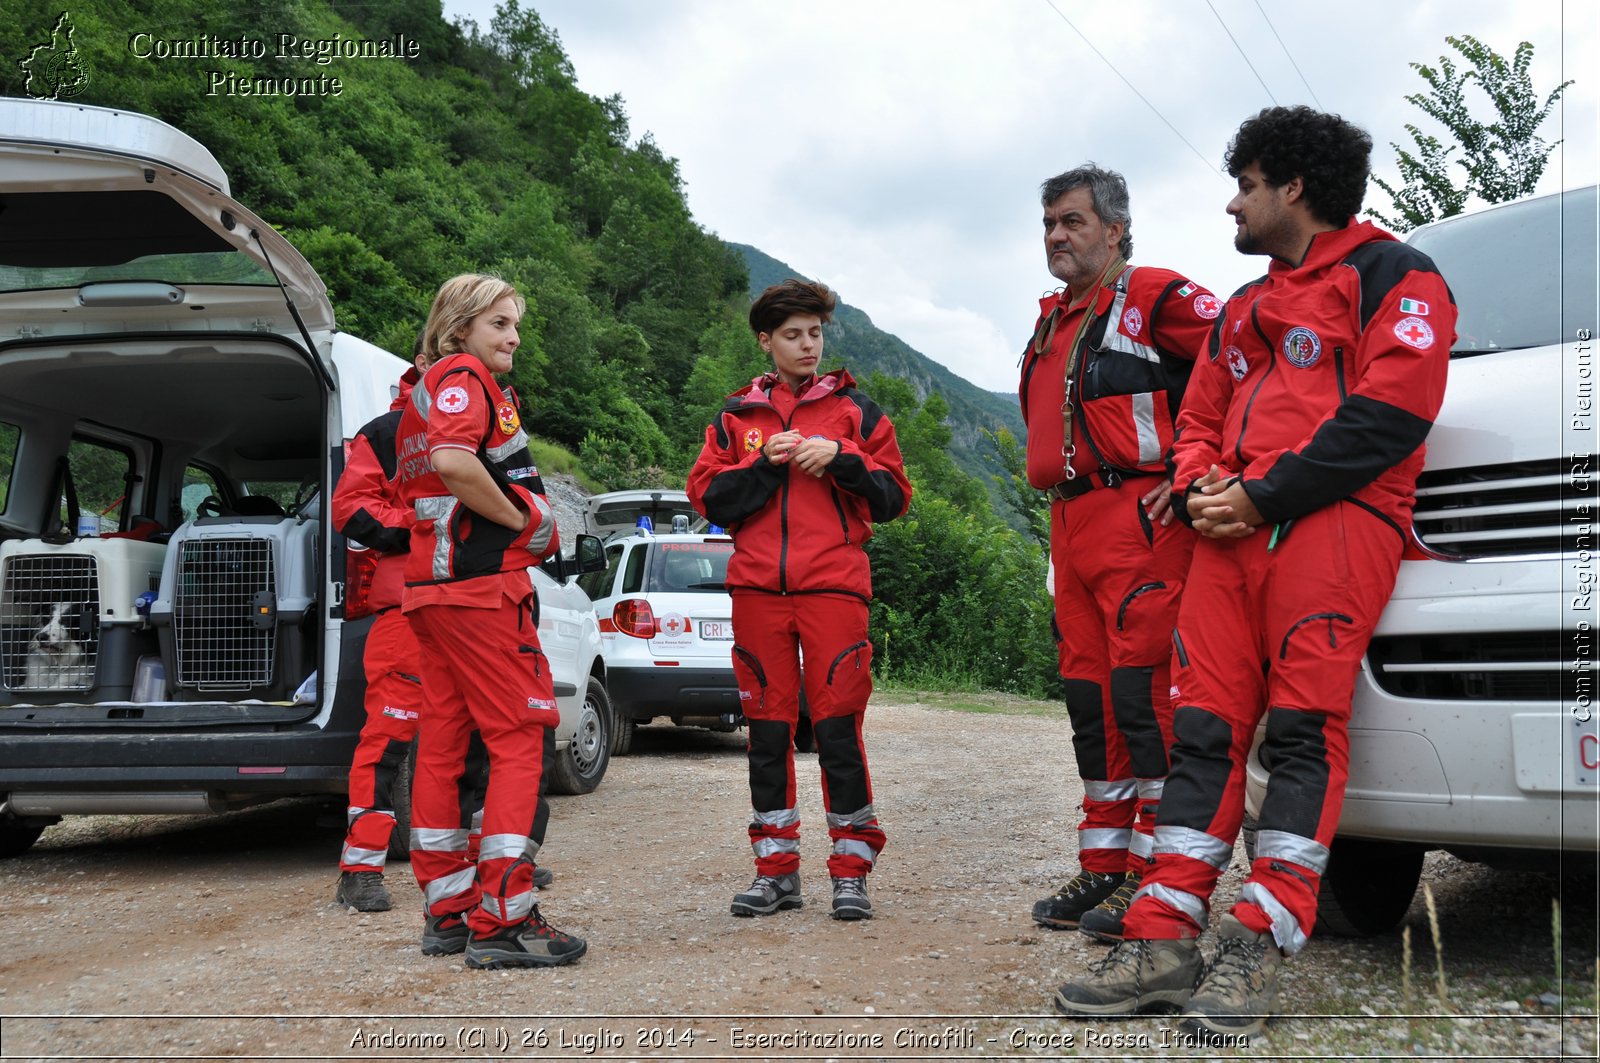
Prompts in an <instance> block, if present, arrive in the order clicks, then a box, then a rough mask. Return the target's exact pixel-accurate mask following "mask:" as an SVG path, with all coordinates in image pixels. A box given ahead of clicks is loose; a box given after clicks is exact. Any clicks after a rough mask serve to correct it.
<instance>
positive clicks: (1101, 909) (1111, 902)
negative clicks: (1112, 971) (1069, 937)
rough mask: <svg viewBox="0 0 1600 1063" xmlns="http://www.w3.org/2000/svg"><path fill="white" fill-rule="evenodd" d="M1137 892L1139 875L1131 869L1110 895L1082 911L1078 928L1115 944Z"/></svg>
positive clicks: (1097, 939)
mask: <svg viewBox="0 0 1600 1063" xmlns="http://www.w3.org/2000/svg"><path fill="white" fill-rule="evenodd" d="M1137 892H1139V876H1138V875H1135V874H1133V873H1132V872H1131V871H1130V872H1129V873H1128V874H1127V875H1126V876H1125V877H1124V878H1123V880H1122V881H1121V882H1119V883H1118V884H1117V888H1116V889H1114V890H1112V891H1111V893H1110V895H1109V896H1108V897H1106V899H1105V900H1103V901H1101V902H1100V903H1099V904H1097V905H1095V906H1094V907H1093V908H1090V909H1089V910H1088V911H1087V912H1084V913H1083V918H1081V919H1079V920H1078V929H1079V930H1080V931H1081V932H1083V933H1085V934H1088V935H1089V936H1090V937H1092V938H1094V939H1095V940H1096V941H1104V942H1108V943H1109V944H1113V945H1115V944H1116V943H1117V942H1119V941H1121V940H1122V920H1123V918H1124V917H1125V916H1126V915H1127V914H1128V905H1130V904H1132V903H1133V895H1134V894H1135V893H1137Z"/></svg>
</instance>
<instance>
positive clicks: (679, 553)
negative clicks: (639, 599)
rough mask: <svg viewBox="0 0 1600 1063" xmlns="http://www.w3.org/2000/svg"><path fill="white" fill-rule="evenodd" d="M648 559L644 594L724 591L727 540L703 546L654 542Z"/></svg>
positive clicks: (728, 555)
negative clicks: (648, 565) (648, 572)
mask: <svg viewBox="0 0 1600 1063" xmlns="http://www.w3.org/2000/svg"><path fill="white" fill-rule="evenodd" d="M652 553H653V554H654V556H653V557H652V558H651V560H650V575H649V577H648V584H647V585H646V587H645V589H646V590H648V591H674V592H682V591H687V592H691V593H693V592H704V593H708V594H714V593H718V592H721V591H724V590H726V589H727V588H726V582H727V579H728V560H729V559H730V558H731V557H733V542H732V541H731V540H722V541H720V542H719V541H713V542H703V543H659V542H658V543H656V544H655V549H654V550H653V551H652Z"/></svg>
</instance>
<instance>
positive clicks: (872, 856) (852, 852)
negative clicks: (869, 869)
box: [833, 838, 878, 864]
mask: <svg viewBox="0 0 1600 1063" xmlns="http://www.w3.org/2000/svg"><path fill="white" fill-rule="evenodd" d="M833 851H834V853H835V854H836V855H838V856H859V857H860V858H861V859H863V860H865V861H866V862H867V863H869V864H872V863H876V862H877V859H878V854H877V853H875V852H873V851H872V846H870V845H868V844H867V843H866V842H862V841H857V840H856V839H854V838H840V839H839V840H838V841H836V842H834V843H833Z"/></svg>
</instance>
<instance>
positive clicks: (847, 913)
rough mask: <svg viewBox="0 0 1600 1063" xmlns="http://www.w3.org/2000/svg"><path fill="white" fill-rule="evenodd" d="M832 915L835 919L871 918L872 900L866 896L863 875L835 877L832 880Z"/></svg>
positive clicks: (865, 882) (865, 883)
mask: <svg viewBox="0 0 1600 1063" xmlns="http://www.w3.org/2000/svg"><path fill="white" fill-rule="evenodd" d="M833 917H834V918H835V919H871V918H872V901H871V900H869V899H868V898H867V880H866V878H865V877H856V878H835V879H834V880H833Z"/></svg>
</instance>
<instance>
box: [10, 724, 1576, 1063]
mask: <svg viewBox="0 0 1600 1063" xmlns="http://www.w3.org/2000/svg"><path fill="white" fill-rule="evenodd" d="M957 700H964V701H965V702H968V703H969V704H968V705H967V707H968V708H969V709H971V708H977V709H979V710H983V711H978V712H974V711H949V709H948V708H942V707H939V704H938V703H949V702H954V701H957ZM929 701H930V702H932V703H933V704H930V703H927V702H923V703H919V701H918V699H916V698H914V697H913V696H910V695H905V694H901V693H892V694H890V695H887V696H885V695H883V694H880V695H879V696H878V697H877V698H875V700H874V703H873V706H872V708H871V710H870V711H869V714H868V735H869V742H870V753H871V759H872V766H873V773H874V780H875V784H876V789H877V794H876V797H877V806H878V808H879V811H880V815H881V817H882V820H883V822H884V825H885V827H886V829H887V830H888V832H889V848H888V849H887V851H886V852H885V853H884V857H883V860H882V863H881V866H880V869H879V871H878V872H877V873H876V874H874V875H873V876H872V879H871V888H872V896H873V900H874V903H875V905H876V906H877V909H878V912H879V915H878V917H877V918H876V919H873V920H871V921H870V922H862V923H856V924H845V923H835V922H833V921H831V920H830V919H829V918H828V916H827V908H828V906H827V896H828V889H827V880H826V872H825V870H824V868H823V865H822V857H823V855H824V853H825V850H826V847H827V843H826V835H825V834H824V833H823V832H822V831H821V830H819V829H817V825H818V824H820V822H821V820H822V815H821V808H820V800H819V798H818V795H817V786H816V783H815V778H816V769H815V757H814V756H801V757H799V758H798V760H799V761H800V777H801V781H802V783H803V786H802V788H801V795H802V796H801V815H802V819H803V821H804V822H805V824H806V834H805V838H804V840H803V843H802V844H803V847H804V854H805V857H806V872H805V875H806V878H805V883H806V890H807V898H808V900H807V904H806V907H805V908H804V909H802V910H799V911H794V912H787V913H783V914H780V915H777V916H773V917H769V918H763V919H733V918H730V917H729V915H728V909H727V906H728V901H729V899H730V897H731V896H732V894H733V893H734V892H736V891H737V890H738V889H740V888H742V887H743V886H744V885H746V884H747V882H748V881H749V877H750V853H749V848H748V846H747V845H746V843H745V839H744V835H743V825H744V821H745V816H746V813H747V809H748V804H747V801H748V797H747V791H746V789H745V782H744V761H743V755H742V751H743V735H742V733H739V734H713V733H711V732H707V731H699V730H692V729H677V728H671V727H652V728H645V729H641V730H640V732H639V737H638V742H637V745H636V753H635V754H634V755H632V756H629V757H625V758H619V759H616V760H613V762H612V765H611V770H610V773H609V775H608V776H607V778H606V780H605V781H604V783H603V784H602V785H601V787H600V789H599V790H598V791H597V792H595V793H594V794H591V795H588V796H584V797H572V798H556V799H555V802H554V805H555V807H554V817H553V819H552V822H551V827H550V836H549V839H548V844H547V846H546V850H545V854H546V856H547V857H548V859H549V862H550V866H551V867H553V868H554V870H555V872H556V884H555V886H554V887H552V888H551V889H549V890H548V891H546V892H545V894H544V903H543V908H544V910H545V913H546V914H547V915H548V916H549V918H550V919H551V921H552V922H554V923H555V924H556V925H557V926H559V927H561V928H562V929H565V930H569V931H571V932H574V933H578V934H581V935H582V936H584V937H586V938H587V939H588V940H589V943H590V951H589V954H588V955H587V956H585V957H584V958H583V959H582V960H581V961H580V962H578V963H577V964H575V965H573V966H570V967H566V968H560V969H555V970H545V971H495V972H489V971H468V970H466V969H465V968H464V967H463V966H462V964H461V962H460V959H459V957H454V958H451V957H438V958H430V957H425V956H423V955H422V954H421V952H420V950H419V948H418V940H417V936H418V932H419V930H420V928H421V916H420V914H419V911H420V909H419V900H418V894H417V893H416V892H415V887H414V885H413V883H412V880H411V875H410V871H409V869H408V868H407V867H406V865H404V864H399V865H393V866H391V868H390V872H389V880H390V884H391V887H392V888H393V889H394V891H395V893H396V896H397V901H398V905H397V908H396V909H395V910H394V911H390V912H385V913H376V914H368V915H362V914H358V913H354V912H349V911H346V910H343V909H341V908H338V907H336V906H334V905H333V904H332V903H331V898H332V894H333V884H334V879H335V877H336V871H335V864H334V860H335V854H336V852H337V849H338V845H339V841H340V836H341V822H340V819H341V816H340V811H339V810H338V809H337V808H335V807H333V806H330V805H326V804H312V803H304V802H301V803H294V802H282V803H278V804H275V805H272V806H265V807H262V808H258V809H251V810H247V811H244V812H238V813H232V814H229V815H225V816H218V817H198V818H197V817H158V818H124V817H95V818H82V819H75V820H69V821H67V822H66V823H63V824H61V825H59V826H56V827H53V828H51V829H50V830H49V831H47V832H46V833H45V835H44V837H43V838H42V839H41V840H40V842H39V843H38V844H37V845H36V846H35V847H34V848H33V849H32V850H30V851H29V852H28V853H26V854H24V855H23V856H21V857H18V858H16V859H13V860H9V861H5V862H4V863H0V890H3V894H0V895H3V896H4V898H5V902H4V905H3V910H0V934H3V940H4V941H5V943H6V948H5V952H4V960H3V962H0V1058H4V1059H23V1058H51V1059H63V1058H88V1057H93V1058H97V1059H112V1058H144V1059H175V1058H184V1059H210V1058H246V1057H255V1058H301V1059H329V1058H360V1059H367V1058H390V1059H396V1058H406V1059H467V1058H592V1057H603V1058H632V1059H644V1058H652V1057H654V1058H675V1059H684V1058H707V1057H715V1058H722V1059H729V1058H733V1059H773V1058H808V1059H819V1060H820V1059H858V1058H893V1059H955V1058H975V1057H989V1056H1007V1055H1010V1056H1022V1057H1038V1056H1083V1057H1091V1058H1093V1057H1099V1058H1149V1057H1151V1056H1167V1055H1174V1056H1206V1055H1208V1054H1209V1055H1211V1056H1216V1055H1219V1054H1220V1055H1221V1056H1224V1057H1228V1056H1232V1055H1239V1056H1241V1057H1247V1058H1258V1059H1259V1058H1295V1059H1308V1058H1310V1059H1321V1058H1345V1057H1349V1056H1367V1057H1389V1056H1404V1057H1411V1058H1415V1057H1426V1058H1449V1059H1459V1058H1465V1057H1471V1058H1473V1059H1488V1058H1505V1059H1519V1060H1520V1059H1544V1058H1559V1057H1562V1056H1563V1055H1565V1057H1567V1058H1572V1057H1577V1058H1590V1059H1593V1058H1595V1051H1596V1022H1595V1002H1596V995H1595V971H1596V921H1595V915H1594V907H1595V904H1594V896H1593V890H1594V886H1593V882H1592V880H1590V881H1588V882H1587V884H1586V885H1579V884H1578V883H1576V882H1571V883H1567V884H1566V888H1565V890H1563V889H1562V884H1560V883H1558V882H1557V881H1555V880H1554V879H1553V878H1549V877H1544V876H1538V875H1531V874H1511V873H1502V872H1495V871H1491V870H1488V869H1486V868H1482V867H1479V866H1476V865H1471V864H1465V863H1462V862H1460V861H1457V860H1455V859H1453V858H1451V857H1447V856H1444V855H1442V854H1434V855H1433V856H1431V857H1430V858H1429V862H1428V864H1427V865H1426V870H1425V879H1424V880H1425V882H1427V883H1428V884H1429V885H1430V886H1431V888H1432V890H1433V892H1434V896H1435V898H1436V901H1437V907H1438V912H1439V940H1440V943H1441V946H1442V948H1441V951H1442V954H1443V959H1442V970H1443V976H1442V977H1443V987H1444V988H1443V992H1442V994H1441V991H1440V985H1439V982H1438V977H1439V976H1438V974H1437V972H1436V969H1435V968H1436V956H1435V951H1434V947H1433V945H1432V944H1431V943H1430V942H1431V936H1430V934H1429V931H1428V918H1427V912H1426V910H1425V907H1424V905H1423V903H1422V900H1421V897H1420V894H1419V899H1418V901H1417V902H1416V903H1415V904H1413V906H1412V909H1411V912H1410V913H1409V915H1408V917H1407V919H1406V923H1405V925H1406V926H1407V927H1409V928H1410V930H1411V935H1412V938H1413V940H1414V960H1413V962H1412V964H1411V967H1412V971H1411V977H1410V979H1409V983H1410V986H1409V990H1408V986H1407V978H1406V976H1405V968H1406V964H1405V960H1404V949H1403V945H1402V937H1401V935H1400V934H1399V933H1398V932H1397V933H1395V934H1391V935H1386V936H1383V937H1379V938H1373V939H1366V940H1359V941H1357V940H1341V939H1336V938H1319V939H1317V940H1316V941H1314V942H1313V944H1312V946H1311V948H1309V949H1308V950H1307V951H1306V952H1305V953H1304V954H1302V955H1301V956H1300V957H1297V958H1296V959H1295V960H1294V961H1293V962H1292V963H1291V964H1290V965H1289V966H1288V968H1287V969H1286V974H1285V977H1284V980H1283V992H1282V1008H1283V1010H1284V1011H1285V1012H1286V1013H1289V1014H1286V1015H1285V1016H1283V1017H1280V1018H1279V1019H1277V1020H1275V1021H1274V1022H1273V1023H1272V1024H1271V1025H1269V1026H1268V1028H1267V1031H1266V1033H1265V1034H1264V1035H1262V1036H1259V1037H1257V1038H1255V1039H1253V1043H1252V1044H1251V1045H1250V1046H1249V1047H1248V1048H1245V1049H1239V1050H1237V1051H1235V1050H1220V1051H1219V1050H1217V1049H1209V1050H1204V1051H1198V1050H1195V1049H1193V1048H1192V1047H1191V1046H1186V1045H1184V1044H1182V1043H1181V1042H1180V1041H1177V1039H1176V1030H1175V1029H1174V1024H1173V1023H1172V1022H1171V1021H1170V1020H1163V1019H1141V1020H1136V1021H1132V1022H1125V1023H1103V1024H1098V1025H1093V1024H1084V1023H1080V1022H1070V1021H1066V1020H1064V1019H1061V1018H1060V1017H1057V1016H1055V1015H1053V1014H1052V1013H1051V1012H1050V1010H1049V998H1050V993H1051V991H1052V990H1053V988H1054V986H1055V985H1056V984H1058V983H1059V982H1061V981H1063V980H1065V979H1067V978H1070V977H1072V976H1074V975H1076V974H1078V973H1080V972H1082V971H1084V970H1085V969H1086V968H1087V967H1088V965H1089V964H1090V963H1091V962H1092V961H1094V960H1095V959H1097V958H1098V957H1100V956H1102V955H1103V954H1104V952H1105V948H1104V947H1103V946H1098V945H1095V944H1093V943H1091V942H1090V941H1088V940H1087V939H1085V938H1083V937H1082V936H1081V935H1078V934H1076V933H1072V932H1051V931H1047V930H1042V929H1040V928H1038V927H1036V926H1034V925H1033V923H1032V922H1031V921H1030V919H1029V918H1028V911H1029V908H1030V906H1031V904H1032V902H1033V901H1034V900H1035V899H1036V898H1037V897H1039V896H1042V895H1044V894H1045V893H1047V892H1049V891H1050V890H1051V889H1053V888H1054V886H1055V885H1056V884H1057V883H1058V882H1059V880H1061V879H1062V878H1064V877H1065V876H1067V875H1068V874H1070V872H1071V870H1072V861H1071V859H1070V857H1069V855H1068V850H1067V846H1066V844H1065V843H1064V841H1063V839H1064V838H1066V837H1069V836H1070V834H1071V832H1072V828H1073V824H1074V821H1075V807H1076V804H1077V802H1078V799H1079V792H1078V788H1077V786H1076V785H1075V784H1074V783H1073V782H1072V781H1071V778H1070V776H1071V772H1070V750H1069V742H1068V731H1067V725H1066V722H1065V720H1064V719H1062V718H1061V716H1060V713H1059V711H1056V710H1053V709H1051V708H1050V707H1046V706H1040V705H1039V704H1037V703H1018V702H1007V701H1004V700H1002V699H995V698H972V699H953V698H933V699H929ZM971 703H975V704H971ZM1016 713H1022V714H1016ZM1028 713H1032V714H1031V715H1030V714H1028ZM1242 860H1243V857H1242V851H1241V854H1240V856H1239V857H1238V859H1237V860H1236V864H1235V866H1234V868H1232V869H1231V870H1230V871H1229V872H1228V874H1227V876H1226V878H1225V879H1224V881H1223V883H1222V886H1221V887H1220V890H1219V896H1221V897H1223V898H1227V897H1231V896H1232V895H1233V893H1234V892H1235V891H1236V890H1237V888H1238V882H1239V877H1240V873H1241V868H1240V864H1241V863H1242ZM1563 893H1564V894H1565V896H1564V898H1563V899H1564V901H1565V903H1564V905H1563V912H1564V928H1563V948H1564V959H1565V964H1566V968H1567V971H1568V972H1569V975H1568V977H1567V979H1566V980H1565V981H1564V982H1558V981H1557V978H1556V959H1555V950H1554V948H1553V935H1552V930H1551V919H1550V913H1551V902H1552V900H1553V899H1556V898H1557V897H1558V896H1561V895H1562V894H1563ZM1441 996H1442V999H1441Z"/></svg>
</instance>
